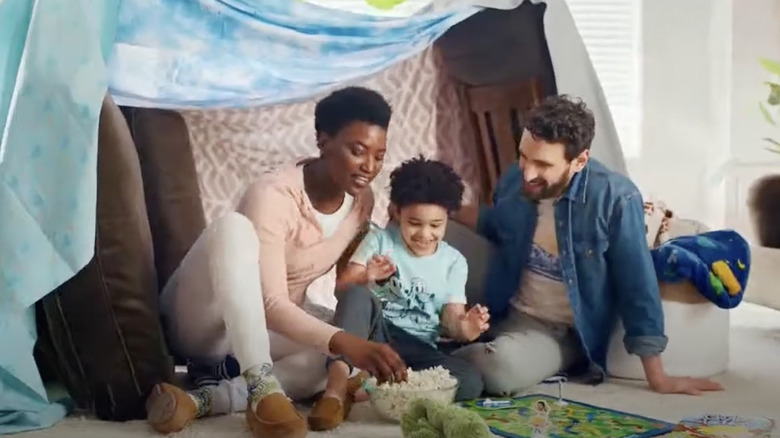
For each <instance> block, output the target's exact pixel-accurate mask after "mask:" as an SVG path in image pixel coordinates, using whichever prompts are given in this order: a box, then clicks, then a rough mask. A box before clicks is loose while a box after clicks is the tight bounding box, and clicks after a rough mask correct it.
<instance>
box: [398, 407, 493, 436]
mask: <svg viewBox="0 0 780 438" xmlns="http://www.w3.org/2000/svg"><path fill="white" fill-rule="evenodd" d="M401 430H402V431H403V434H404V438H490V437H492V434H491V433H490V428H488V425H487V423H485V420H483V419H482V417H480V416H479V415H478V414H476V413H475V412H471V411H469V410H467V409H464V408H462V407H460V406H457V405H447V404H444V403H441V402H438V401H434V400H427V399H417V400H415V401H413V402H412V404H411V405H410V406H409V409H407V411H406V413H404V415H403V416H402V417H401Z"/></svg>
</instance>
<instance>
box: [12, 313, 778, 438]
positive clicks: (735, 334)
mask: <svg viewBox="0 0 780 438" xmlns="http://www.w3.org/2000/svg"><path fill="white" fill-rule="evenodd" d="M731 325H732V329H731V347H730V348H731V363H730V367H729V371H728V372H727V373H724V374H723V375H721V376H717V377H716V379H717V380H718V381H720V382H721V383H723V385H724V386H725V387H726V390H725V391H724V392H721V393H713V394H707V395H704V396H701V397H690V396H674V395H658V394H654V393H652V392H650V391H649V390H648V389H646V385H645V384H644V382H630V381H617V380H615V381H610V382H609V383H605V384H603V385H600V386H596V387H591V386H584V385H577V384H569V385H567V386H566V387H565V389H564V396H565V397H567V398H570V399H573V400H577V401H582V402H586V403H590V404H594V405H598V406H603V407H607V408H613V409H619V410H623V411H627V412H633V413H636V414H640V415H645V416H648V417H654V418H658V419H661V420H666V421H671V422H675V421H678V420H680V419H681V418H682V417H685V416H691V415H701V414H706V413H723V414H738V415H746V416H764V417H769V418H772V419H774V420H775V421H780V312H779V311H776V310H772V309H769V308H766V307H761V306H758V305H755V304H750V303H743V304H742V305H740V306H739V307H737V308H736V309H734V310H733V314H732V317H731ZM534 392H545V393H549V394H555V393H556V392H557V389H556V388H555V387H553V386H543V387H539V388H537V391H534ZM351 420H352V421H350V422H348V423H345V424H344V425H343V426H342V427H340V428H339V429H338V430H336V431H333V432H329V433H310V434H309V437H326V436H327V437H344V438H366V437H370V438H398V437H401V431H400V428H399V427H398V426H397V425H393V424H387V423H384V422H382V421H381V420H379V419H378V418H377V417H376V416H375V415H374V414H373V412H372V410H371V407H370V406H369V405H368V404H366V403H364V404H361V405H358V406H356V407H355V408H354V410H353V413H352V416H351ZM17 436H18V437H19V438H38V437H40V438H82V437H101V438H131V437H154V436H156V435H155V434H154V433H153V432H152V431H151V430H150V429H149V428H148V427H147V426H146V424H145V423H144V422H141V421H137V422H129V423H106V422H100V421H94V420H90V419H86V418H79V417H71V418H67V419H65V420H64V421H62V422H60V423H59V424H58V425H57V426H55V427H54V428H52V429H48V430H43V431H37V432H30V433H26V434H20V435H17ZM173 436H174V437H176V438H200V437H203V438H209V437H216V436H218V437H223V438H233V437H235V438H249V437H251V435H250V434H249V432H248V429H247V428H246V427H245V423H244V420H243V417H240V416H232V417H222V418H212V419H208V420H202V421H198V422H196V424H194V425H193V426H192V427H190V428H189V429H187V430H185V431H183V432H181V433H178V434H176V435H173ZM772 436H780V430H775V432H774V434H773V435H772Z"/></svg>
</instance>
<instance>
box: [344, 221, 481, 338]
mask: <svg viewBox="0 0 780 438" xmlns="http://www.w3.org/2000/svg"><path fill="white" fill-rule="evenodd" d="M375 254H379V255H387V256H389V257H390V259H391V260H392V261H393V262H394V263H395V265H396V271H395V273H394V274H393V275H392V276H391V277H390V278H389V279H388V280H386V281H384V282H380V283H379V284H372V285H371V290H372V292H373V293H374V294H375V295H376V296H377V297H378V298H379V300H380V301H381V302H382V310H383V311H384V316H385V318H387V319H388V320H389V321H390V322H391V323H392V324H393V325H395V326H396V327H398V328H401V329H403V330H405V331H407V332H408V333H410V334H412V335H415V336H417V337H419V338H420V339H422V340H424V341H425V342H428V343H431V344H434V343H435V342H436V339H437V337H438V335H439V328H440V324H441V321H440V314H441V310H442V307H444V305H445V304H449V303H457V304H466V278H467V276H468V265H467V263H466V258H465V257H463V255H462V254H461V253H460V252H459V251H458V250H457V249H455V248H453V247H451V246H450V245H448V244H447V243H446V242H443V241H442V242H439V247H438V248H437V249H436V252H435V253H433V254H431V255H429V256H424V257H418V256H415V255H414V254H412V253H410V252H409V250H408V249H406V245H405V244H404V242H403V240H402V238H401V233H400V230H399V229H398V226H396V225H389V226H388V227H387V229H382V228H378V227H372V229H371V231H370V232H369V233H368V234H367V235H366V237H365V238H364V239H363V241H362V242H361V244H360V245H359V246H358V248H357V250H355V254H354V255H353V256H352V259H351V260H350V262H352V263H357V264H361V265H366V264H367V263H368V261H369V260H371V257H373V256H374V255H375Z"/></svg>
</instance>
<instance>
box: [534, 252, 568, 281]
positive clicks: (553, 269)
mask: <svg viewBox="0 0 780 438" xmlns="http://www.w3.org/2000/svg"><path fill="white" fill-rule="evenodd" d="M526 266H527V268H528V269H529V270H530V271H531V272H533V273H535V274H539V275H541V276H542V277H545V278H549V279H550V280H555V281H561V282H562V281H563V271H562V270H561V262H560V259H559V258H558V256H555V255H553V254H550V253H549V252H547V251H545V250H544V248H542V247H541V246H539V245H537V244H536V243H534V244H533V245H532V246H531V254H530V255H529V257H528V265H526Z"/></svg>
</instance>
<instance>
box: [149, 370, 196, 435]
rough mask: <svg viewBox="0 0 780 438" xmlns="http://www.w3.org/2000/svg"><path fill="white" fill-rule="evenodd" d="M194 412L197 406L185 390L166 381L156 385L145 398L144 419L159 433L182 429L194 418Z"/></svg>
mask: <svg viewBox="0 0 780 438" xmlns="http://www.w3.org/2000/svg"><path fill="white" fill-rule="evenodd" d="M196 412H197V406H195V402H194V401H193V400H192V398H190V396H189V395H188V394H187V392H186V391H184V390H183V389H181V388H178V387H176V386H173V385H170V384H168V383H160V384H158V385H156V386H155V387H154V388H152V393H151V394H150V395H149V398H147V399H146V420H147V421H148V422H149V424H150V425H151V426H152V429H154V430H155V431H156V432H158V433H161V434H165V435H167V434H170V433H174V432H179V431H181V430H183V429H184V428H185V427H187V425H189V424H190V423H191V422H192V420H194V419H195V416H196Z"/></svg>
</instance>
